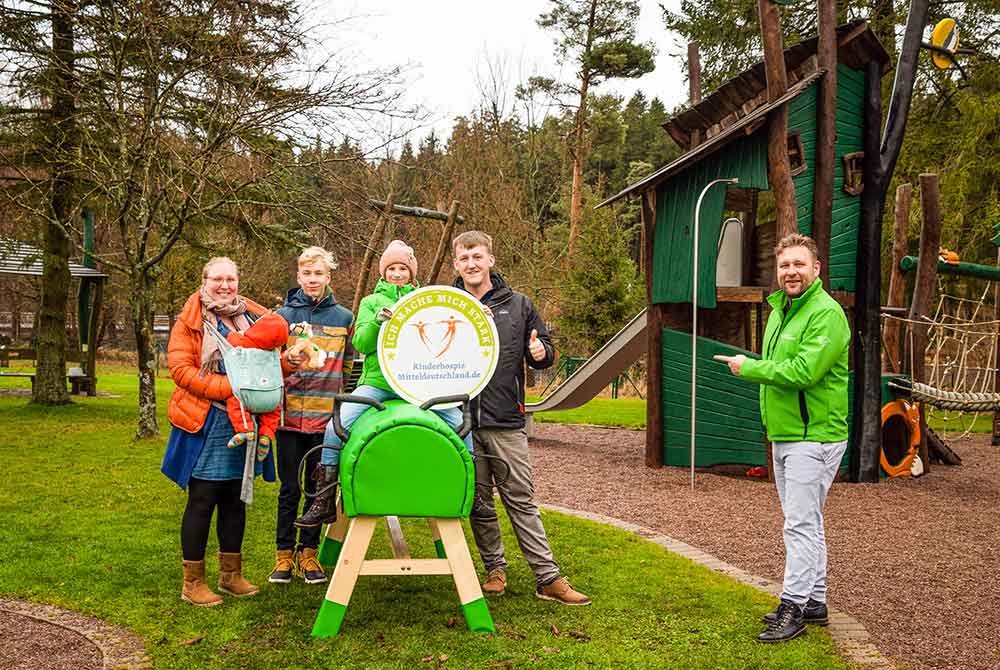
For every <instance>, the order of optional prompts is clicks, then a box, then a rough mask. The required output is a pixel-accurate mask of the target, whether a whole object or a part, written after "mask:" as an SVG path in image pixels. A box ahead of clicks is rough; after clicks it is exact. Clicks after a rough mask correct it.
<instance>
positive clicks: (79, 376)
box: [0, 368, 97, 396]
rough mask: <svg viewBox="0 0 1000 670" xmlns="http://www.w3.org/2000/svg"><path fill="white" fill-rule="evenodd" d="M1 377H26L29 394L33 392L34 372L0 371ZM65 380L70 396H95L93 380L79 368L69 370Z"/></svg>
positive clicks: (95, 390)
mask: <svg viewBox="0 0 1000 670" xmlns="http://www.w3.org/2000/svg"><path fill="white" fill-rule="evenodd" d="M3 377H22V378H24V377H27V378H28V379H30V380H31V392H32V393H34V392H35V373H34V372H4V371H2V370H0V378H3ZM66 380H67V381H69V386H70V393H71V394H72V395H84V394H86V395H89V396H95V395H97V389H96V387H95V384H94V378H93V377H90V376H87V375H85V374H84V373H83V370H82V369H81V368H70V369H69V372H67V374H66Z"/></svg>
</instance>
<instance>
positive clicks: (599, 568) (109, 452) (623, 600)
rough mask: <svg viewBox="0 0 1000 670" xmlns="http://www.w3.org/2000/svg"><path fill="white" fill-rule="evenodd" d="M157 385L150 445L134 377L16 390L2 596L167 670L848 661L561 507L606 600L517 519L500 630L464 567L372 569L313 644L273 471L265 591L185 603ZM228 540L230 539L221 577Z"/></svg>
mask: <svg viewBox="0 0 1000 670" xmlns="http://www.w3.org/2000/svg"><path fill="white" fill-rule="evenodd" d="M158 383H159V388H158V398H159V401H160V408H161V429H162V432H163V434H164V437H160V438H157V439H152V440H146V441H142V442H133V441H132V434H133V431H134V420H135V400H134V397H135V391H134V385H135V382H134V376H133V375H129V374H126V373H123V372H119V373H113V374H109V373H105V374H103V376H102V377H101V381H100V386H101V389H102V391H108V392H113V393H119V394H121V395H122V397H121V398H117V399H115V398H87V399H75V400H74V403H73V404H72V405H69V406H65V407H58V408H41V407H33V406H29V405H28V404H27V399H26V398H24V397H14V396H9V395H0V417H2V421H0V424H2V426H3V432H2V436H0V459H2V461H0V462H2V463H3V472H4V474H5V480H6V482H5V484H6V485H5V486H3V487H0V515H2V518H3V523H2V524H0V546H2V547H3V548H4V549H3V550H2V551H0V556H2V557H3V560H0V595H2V596H4V597H14V598H23V599H30V600H35V601H39V602H45V603H51V604H54V605H57V606H61V607H65V608H68V609H72V610H75V611H78V612H82V613H85V614H90V615H94V616H98V617H101V618H103V619H106V620H108V621H111V622H113V623H116V624H120V625H123V626H126V627H128V628H130V629H132V630H133V631H135V632H136V633H137V634H138V635H139V636H141V637H142V638H143V639H144V640H145V642H146V649H147V653H148V654H149V656H150V657H151V658H152V660H153V663H154V666H155V667H156V668H185V669H186V668H251V669H256V668H260V669H265V668H267V669H271V668H289V669H291V668H320V667H350V668H422V667H424V668H577V667H594V668H612V667H613V668H662V667H670V668H705V669H706V670H707V669H712V670H715V669H719V668H733V669H735V668H802V669H803V670H824V669H827V668H846V667H847V666H846V664H845V663H844V662H843V661H842V660H841V659H839V658H838V657H837V656H836V654H835V652H834V649H833V647H832V643H831V641H830V639H829V637H828V636H827V635H826V634H825V633H824V632H822V631H820V630H818V629H812V628H811V629H810V631H809V633H808V635H806V636H804V637H803V638H801V639H798V640H796V641H794V642H792V643H790V644H787V645H759V644H757V643H755V642H753V641H752V639H753V636H754V635H756V634H757V633H758V632H759V631H760V629H761V624H760V623H759V617H760V616H761V614H763V613H764V612H765V611H767V610H768V609H769V608H770V607H772V606H773V605H774V604H775V603H774V600H773V599H771V598H768V597H766V596H764V595H762V594H760V593H758V592H757V591H754V590H752V589H750V588H748V587H745V586H742V585H740V584H738V583H736V582H734V581H731V580H730V579H728V578H725V577H723V576H721V575H718V574H716V573H713V572H711V571H709V570H707V569H705V568H702V567H699V566H697V565H695V564H693V563H691V562H689V561H687V560H685V559H682V558H680V557H678V556H676V555H673V554H670V553H668V552H667V551H665V550H664V549H662V548H660V547H658V546H656V545H654V544H651V543H649V542H646V541H645V540H642V539H640V538H638V537H635V536H633V535H630V534H627V533H624V532H622V531H618V530H615V529H611V528H608V527H605V526H601V525H599V524H594V523H590V522H586V521H582V520H579V519H575V518H572V517H567V516H562V515H558V514H551V513H545V514H544V518H545V524H546V527H547V529H548V532H549V535H550V537H551V540H552V544H553V549H554V551H555V555H556V557H557V559H558V560H559V561H560V564H561V566H562V567H563V569H564V570H565V571H566V573H567V574H568V575H570V576H571V577H572V579H573V581H574V584H575V585H576V586H578V587H579V588H581V589H583V590H585V591H586V592H588V593H589V594H590V595H592V596H593V597H594V600H595V603H594V605H592V606H591V607H586V608H569V607H562V606H559V605H556V604H554V603H548V602H544V601H541V600H538V599H536V598H535V597H534V596H533V594H532V589H533V580H532V578H531V576H530V573H529V571H528V569H527V566H526V565H525V563H524V561H523V559H522V558H521V555H520V553H519V551H518V550H517V544H516V542H515V541H514V539H513V537H512V535H511V531H510V527H509V525H507V524H506V517H504V519H503V521H504V527H503V530H504V533H505V540H506V542H507V547H508V553H509V556H508V558H509V560H510V561H511V570H510V586H509V589H508V593H507V594H506V595H505V596H503V597H501V598H499V599H495V600H490V608H491V610H492V614H493V617H494V619H495V621H496V622H497V624H498V628H499V632H498V633H497V634H495V635H488V636H482V635H477V634H471V633H468V632H467V631H466V630H465V628H464V622H463V620H462V618H461V610H460V608H459V604H458V599H457V596H456V594H455V592H454V588H453V586H452V584H451V582H450V578H448V577H411V578H405V579H400V578H395V579H393V578H388V577H362V578H361V580H360V581H359V583H358V587H357V589H356V590H355V594H354V598H353V600H352V603H351V606H350V608H349V609H348V612H347V618H346V620H345V623H344V628H343V629H342V633H341V635H340V636H339V637H338V638H334V639H324V640H314V639H312V638H311V637H310V635H309V633H310V630H311V627H312V622H313V619H314V617H315V615H316V613H317V611H318V609H319V605H320V602H321V599H322V597H323V593H324V587H316V586H306V585H305V584H303V583H302V582H301V581H299V582H296V583H293V584H291V585H288V586H275V585H269V584H267V583H266V581H265V576H266V574H267V573H268V571H269V570H270V567H271V562H272V558H273V536H274V519H275V509H276V495H277V486H276V485H270V484H264V483H258V486H257V502H256V503H255V504H254V506H253V507H252V508H251V509H250V510H249V511H248V527H247V536H246V541H245V543H244V553H245V572H246V574H248V576H250V577H251V578H252V579H253V580H255V581H256V583H258V584H262V587H263V591H262V593H261V594H260V595H259V596H257V597H254V598H249V599H243V600H239V601H237V600H235V599H232V598H229V597H227V598H226V602H225V603H224V604H223V605H222V606H220V607H215V608H211V609H198V608H194V607H191V606H190V605H187V604H185V603H182V602H181V600H180V581H181V580H180V577H181V574H180V547H179V543H180V541H179V528H180V518H181V513H182V510H183V507H184V502H185V494H184V493H183V492H182V491H180V490H179V489H178V488H177V487H176V486H175V485H174V484H173V483H172V482H170V481H168V480H167V479H166V478H165V477H163V476H162V475H161V474H160V473H159V471H158V469H159V463H160V458H161V455H162V452H163V447H164V444H165V441H166V438H165V436H166V433H167V431H168V428H169V427H168V424H167V422H166V418H165V416H163V414H164V413H165V408H166V400H167V397H168V394H169V391H170V386H171V383H170V382H169V380H167V379H162V378H161V379H160V380H158ZM17 386H21V387H24V386H26V384H25V383H24V380H11V379H6V380H4V379H0V389H2V388H4V387H17ZM425 528H426V526H425V524H423V523H422V522H419V521H416V520H412V521H410V520H404V530H406V532H407V537H408V539H409V540H410V545H411V547H412V548H413V549H414V552H415V555H424V556H433V549H432V545H431V541H430V538H429V535H428V533H427V532H426V530H425ZM466 534H467V536H468V537H470V538H471V533H469V532H468V530H466ZM376 541H377V542H376V547H375V552H377V553H378V554H379V555H381V556H384V557H388V556H389V555H390V551H389V548H388V540H387V538H386V537H385V533H384V531H380V532H379V533H377V534H376ZM215 551H216V544H215V539H214V536H213V537H212V538H211V539H210V540H209V556H210V558H209V560H208V566H209V578H210V579H211V580H212V581H213V582H214V579H215V576H216V574H217V562H216V561H215V559H214V552H215ZM473 554H476V552H475V550H473ZM477 567H478V568H480V569H481V566H479V565H478V559H477ZM192 640H197V642H194V643H191V641H192Z"/></svg>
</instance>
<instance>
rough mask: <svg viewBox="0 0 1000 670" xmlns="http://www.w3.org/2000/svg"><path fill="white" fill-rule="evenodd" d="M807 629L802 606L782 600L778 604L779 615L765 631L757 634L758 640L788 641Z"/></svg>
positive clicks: (766, 641) (769, 641)
mask: <svg viewBox="0 0 1000 670" xmlns="http://www.w3.org/2000/svg"><path fill="white" fill-rule="evenodd" d="M805 630H806V622H805V619H804V618H803V616H802V607H800V606H799V605H796V604H795V603H793V602H791V601H790V600H782V601H781V604H780V605H778V617H777V618H776V619H775V621H774V623H772V624H770V625H769V626H768V627H767V630H765V631H764V632H763V633H761V634H760V635H758V636H757V641H758V642H764V643H771V642H788V641H789V640H792V639H794V638H796V637H798V636H799V635H801V634H802V633H804V632H805Z"/></svg>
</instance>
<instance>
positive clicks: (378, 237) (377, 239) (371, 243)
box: [351, 193, 393, 314]
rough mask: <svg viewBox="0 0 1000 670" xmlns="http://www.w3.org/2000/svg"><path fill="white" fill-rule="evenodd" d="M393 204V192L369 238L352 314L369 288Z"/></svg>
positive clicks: (355, 287)
mask: <svg viewBox="0 0 1000 670" xmlns="http://www.w3.org/2000/svg"><path fill="white" fill-rule="evenodd" d="M392 204H393V203H392V193H390V194H389V197H388V198H386V200H385V209H383V210H382V213H381V214H379V217H378V220H377V221H376V223H375V228H374V230H372V236H371V239H369V240H368V248H367V249H365V257H364V260H363V261H361V272H359V273H358V281H357V283H356V284H355V285H354V300H353V301H352V302H351V314H357V313H358V305H360V304H361V299H362V298H363V297H364V296H365V292H366V291H367V289H368V275H369V273H370V272H371V271H372V263H373V262H374V261H375V254H376V253H377V250H378V248H379V247H380V246H382V236H383V235H384V234H385V227H386V225H387V224H388V223H389V219H390V217H391V216H392Z"/></svg>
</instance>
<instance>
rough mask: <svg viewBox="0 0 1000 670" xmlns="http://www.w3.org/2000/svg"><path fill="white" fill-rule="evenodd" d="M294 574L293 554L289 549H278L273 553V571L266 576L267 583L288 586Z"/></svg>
mask: <svg viewBox="0 0 1000 670" xmlns="http://www.w3.org/2000/svg"><path fill="white" fill-rule="evenodd" d="M293 574H295V552H294V551H292V550H291V549H279V550H278V551H277V552H276V553H275V560H274V569H273V570H271V574H270V575H268V577H267V581H269V582H271V583H272V584H289V583H291V581H292V575H293Z"/></svg>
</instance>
